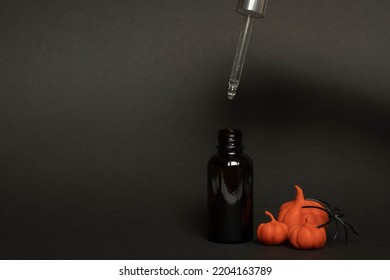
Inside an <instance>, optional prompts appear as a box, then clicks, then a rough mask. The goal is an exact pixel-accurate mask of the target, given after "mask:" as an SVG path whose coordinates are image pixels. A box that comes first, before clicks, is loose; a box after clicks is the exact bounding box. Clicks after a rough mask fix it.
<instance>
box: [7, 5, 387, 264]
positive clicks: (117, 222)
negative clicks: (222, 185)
mask: <svg viewBox="0 0 390 280" xmlns="http://www.w3.org/2000/svg"><path fill="white" fill-rule="evenodd" d="M236 3H237V2H236V1H235V0H213V1H209V0H196V1H182V0H180V1H179V0H164V1H157V0H155V1H144V0H117V1H106V0H94V1H92V0H91V1H27V0H26V1H19V0H17V1H5V0H2V1H0V40H1V44H0V59H1V61H0V106H1V107H0V164H1V165H0V211H1V212H0V257H1V258H2V259H215V258H220V259H225V258H227V259H252V258H255V259H388V258H389V255H390V242H389V234H390V224H389V222H388V221H389V219H388V217H389V216H388V215H389V214H388V209H389V197H390V157H389V156H390V130H389V122H390V110H389V109H390V91H389V90H390V84H389V72H390V61H389V58H390V55H389V46H390V40H389V38H390V31H389V30H390V28H389V26H390V25H389V19H388V18H389V16H388V15H389V11H390V3H389V1H385V0H383V1H380V0H377V1H367V0H343V1H335V0H329V1H312V0H298V1H281V0H270V1H269V4H268V8H267V14H266V18H265V19H258V20H256V21H255V23H254V28H253V32H252V37H251V41H250V45H249V49H248V54H247V58H246V63H245V67H244V71H243V76H242V80H241V85H240V87H239V89H238V93H237V96H236V98H235V99H234V100H232V101H229V100H228V99H227V97H226V89H227V81H228V77H229V74H230V69H231V64H232V62H233V56H234V51H235V47H236V43H237V39H238V34H239V31H240V27H241V22H242V21H243V19H244V18H243V17H242V16H241V15H239V14H238V13H236V12H235V7H236ZM225 127H236V128H240V129H241V130H242V131H243V133H244V144H245V151H246V152H247V153H248V154H249V155H250V156H251V157H252V159H253V161H254V166H255V178H254V179H255V197H254V202H255V225H257V224H258V223H260V222H264V221H267V220H268V219H267V217H266V216H265V215H264V210H269V211H271V212H273V213H274V214H275V215H276V214H277V211H278V208H279V206H280V205H281V204H282V203H283V202H285V201H287V200H291V199H293V198H294V196H295V191H294V188H293V186H294V184H298V185H300V186H301V187H302V188H303V190H304V192H305V194H306V195H307V196H309V197H315V198H320V199H324V200H326V201H328V202H329V203H331V204H332V205H334V206H338V207H339V208H341V210H343V212H344V213H345V214H346V216H345V218H346V220H348V221H349V222H351V223H352V224H353V225H354V226H355V227H356V229H357V230H358V231H359V233H360V235H359V236H358V237H356V236H353V235H351V239H350V243H349V245H348V246H345V245H344V244H343V232H342V231H341V232H340V233H339V235H340V237H339V238H338V239H337V240H336V241H332V240H329V242H328V243H327V245H326V247H325V248H323V249H321V250H316V251H299V250H295V249H293V248H291V247H289V246H288V245H282V246H278V247H268V246H264V245H260V244H258V243H257V242H255V241H254V242H250V243H245V244H235V245H224V244H214V243H211V242H209V241H207V240H206V239H205V236H204V229H205V228H204V225H205V218H206V217H205V209H206V163H207V160H208V158H209V157H210V156H211V155H212V154H213V153H215V145H216V141H217V131H218V130H219V129H220V128H225ZM330 233H331V231H330Z"/></svg>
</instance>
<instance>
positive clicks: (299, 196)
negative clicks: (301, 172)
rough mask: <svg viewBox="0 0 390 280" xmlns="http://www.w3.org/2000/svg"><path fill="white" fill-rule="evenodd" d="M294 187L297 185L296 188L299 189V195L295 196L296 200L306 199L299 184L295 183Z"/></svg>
mask: <svg viewBox="0 0 390 280" xmlns="http://www.w3.org/2000/svg"><path fill="white" fill-rule="evenodd" d="M294 187H295V189H296V191H297V195H296V196H295V200H296V201H303V200H305V197H304V196H303V190H302V189H301V188H300V187H299V186H298V185H295V186H294Z"/></svg>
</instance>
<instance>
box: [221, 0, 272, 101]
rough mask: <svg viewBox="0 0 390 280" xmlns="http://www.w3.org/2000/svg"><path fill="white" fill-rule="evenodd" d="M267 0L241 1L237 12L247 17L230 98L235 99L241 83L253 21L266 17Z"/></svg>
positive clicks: (240, 39) (234, 63)
mask: <svg viewBox="0 0 390 280" xmlns="http://www.w3.org/2000/svg"><path fill="white" fill-rule="evenodd" d="M266 5H267V0H240V1H239V2H238V7H237V11H238V12H239V13H241V14H244V15H246V17H245V19H244V22H243V24H242V27H241V32H240V36H239V39H238V44H237V48H236V54H235V56H234V61H233V66H232V71H231V73H230V79H229V87H228V98H229V99H233V98H234V96H235V95H236V91H237V88H238V85H239V83H240V78H241V73H242V69H243V67H244V62H245V56H246V51H247V49H248V44H249V39H250V36H251V32H252V26H253V20H254V19H255V18H256V17H264V14H265V8H266Z"/></svg>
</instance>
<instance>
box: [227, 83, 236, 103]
mask: <svg viewBox="0 0 390 280" xmlns="http://www.w3.org/2000/svg"><path fill="white" fill-rule="evenodd" d="M237 87H238V85H237V84H231V83H229V88H228V93H227V95H228V98H229V100H232V99H233V98H234V96H235V95H236V91H237Z"/></svg>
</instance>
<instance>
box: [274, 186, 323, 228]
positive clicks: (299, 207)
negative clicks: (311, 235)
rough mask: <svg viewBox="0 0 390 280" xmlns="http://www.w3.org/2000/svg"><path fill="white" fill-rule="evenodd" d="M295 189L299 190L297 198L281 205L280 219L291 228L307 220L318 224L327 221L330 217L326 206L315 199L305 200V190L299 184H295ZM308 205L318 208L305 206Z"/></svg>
mask: <svg viewBox="0 0 390 280" xmlns="http://www.w3.org/2000/svg"><path fill="white" fill-rule="evenodd" d="M295 189H296V191H297V194H296V197H295V199H294V200H293V201H289V202H286V203H284V204H283V205H282V206H280V209H279V215H278V221H279V222H282V223H285V224H286V225H287V226H288V227H289V228H291V227H293V226H295V225H302V224H304V223H305V221H306V220H307V221H308V222H309V223H311V224H314V225H317V226H318V225H322V224H325V223H327V222H328V220H329V217H328V212H327V211H325V210H326V209H325V208H324V206H323V205H322V204H321V203H318V202H315V201H311V200H305V197H304V195H303V191H302V189H301V188H300V187H299V186H297V185H295ZM307 206H314V207H317V208H304V207H307ZM318 208H322V209H318Z"/></svg>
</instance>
